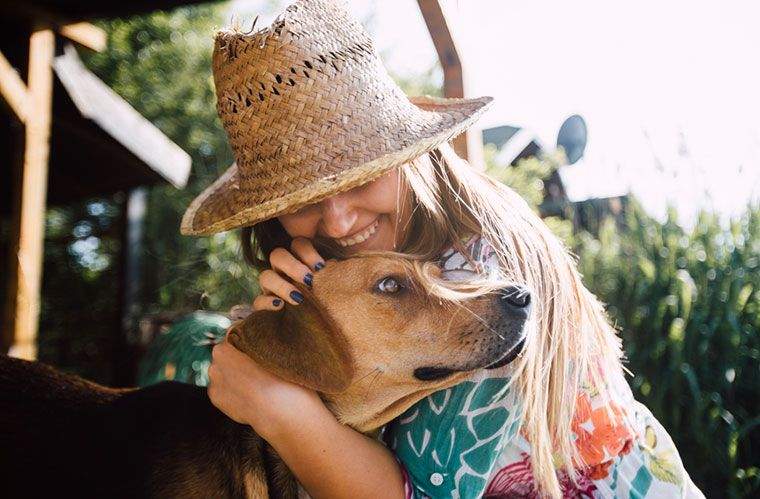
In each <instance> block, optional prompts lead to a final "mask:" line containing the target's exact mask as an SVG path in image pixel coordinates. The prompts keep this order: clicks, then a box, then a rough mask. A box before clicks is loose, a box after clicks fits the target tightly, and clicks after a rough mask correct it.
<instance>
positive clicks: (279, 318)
mask: <svg viewBox="0 0 760 499" xmlns="http://www.w3.org/2000/svg"><path fill="white" fill-rule="evenodd" d="M304 294H305V295H306V300H305V301H304V302H303V303H302V304H300V305H297V306H292V305H289V304H286V305H285V306H284V307H283V308H282V309H281V310H278V311H271V310H263V311H259V312H254V313H253V314H251V315H249V316H248V317H246V318H245V320H242V321H239V322H236V323H235V324H233V325H232V327H231V328H230V330H229V334H228V336H227V337H228V338H229V341H230V342H231V343H232V345H234V346H235V348H237V349H238V350H240V351H242V352H244V353H245V354H247V355H248V356H249V357H251V358H252V359H253V360H255V361H256V362H257V363H258V364H259V365H261V366H262V367H263V368H265V369H266V370H268V371H270V372H273V373H275V374H277V375H278V376H280V377H281V378H283V379H285V380H287V381H290V382H293V383H296V384H299V385H302V386H305V387H307V388H311V389H312V390H316V391H318V392H322V393H339V392H342V391H343V390H345V389H346V388H347V387H348V385H349V383H350V382H351V377H352V375H353V361H352V359H351V354H350V351H349V348H348V343H347V342H346V340H345V338H344V337H343V335H342V334H341V332H340V331H338V330H337V328H336V327H335V326H334V325H333V324H332V321H331V320H329V319H328V318H327V317H325V316H324V314H322V313H321V312H320V310H319V308H318V307H317V306H315V305H314V300H313V299H311V297H310V296H309V295H308V294H307V293H304Z"/></svg>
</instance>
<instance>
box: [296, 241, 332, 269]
mask: <svg viewBox="0 0 760 499" xmlns="http://www.w3.org/2000/svg"><path fill="white" fill-rule="evenodd" d="M290 250H291V251H292V252H293V254H294V255H295V256H296V257H298V259H299V260H301V261H302V262H303V263H305V264H306V265H308V266H309V268H311V269H312V270H313V271H314V272H316V271H318V270H320V269H322V267H324V266H325V259H324V258H322V256H321V255H320V254H319V253H317V250H316V249H315V248H314V244H312V242H311V241H310V240H308V239H306V238H305V237H297V238H295V239H293V241H292V242H291V243H290Z"/></svg>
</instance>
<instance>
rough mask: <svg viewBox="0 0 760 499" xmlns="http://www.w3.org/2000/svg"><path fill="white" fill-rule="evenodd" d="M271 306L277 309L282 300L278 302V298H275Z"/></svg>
mask: <svg viewBox="0 0 760 499" xmlns="http://www.w3.org/2000/svg"><path fill="white" fill-rule="evenodd" d="M272 305H274V306H275V307H279V306H280V305H282V300H280V299H279V298H275V299H274V300H272Z"/></svg>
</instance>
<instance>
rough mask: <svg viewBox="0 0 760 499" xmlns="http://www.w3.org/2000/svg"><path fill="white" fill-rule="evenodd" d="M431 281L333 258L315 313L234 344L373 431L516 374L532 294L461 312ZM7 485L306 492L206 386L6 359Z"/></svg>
mask: <svg viewBox="0 0 760 499" xmlns="http://www.w3.org/2000/svg"><path fill="white" fill-rule="evenodd" d="M419 275H420V274H419V273H418V272H416V271H415V270H414V266H413V265H412V264H411V263H410V262H408V261H405V260H403V259H400V258H391V257H384V256H369V257H361V258H353V259H349V260H344V261H341V262H330V263H328V265H327V266H326V267H325V268H324V269H323V270H321V271H320V272H319V273H318V274H316V275H315V278H314V285H313V289H312V290H307V289H303V288H302V292H303V293H304V295H305V296H306V301H305V302H304V303H303V304H302V305H300V306H297V307H290V306H286V307H285V308H284V309H283V310H282V311H278V312H271V311H265V312H256V313H254V314H252V315H250V316H249V317H247V318H246V319H245V320H244V321H241V322H238V323H236V324H234V325H233V326H232V328H231V329H230V332H229V339H230V341H231V342H232V343H233V344H234V345H235V346H236V347H237V348H239V349H240V350H242V351H243V352H245V353H246V354H248V355H249V356H251V357H252V358H253V359H254V360H256V361H257V362H258V363H260V364H261V365H262V366H264V367H266V368H267V369H269V370H271V371H273V372H275V373H277V374H278V375H279V376H281V377H283V378H285V379H287V380H290V381H293V382H295V383H299V384H301V385H304V386H307V387H309V388H312V389H314V390H317V391H318V392H320V394H321V395H322V398H323V399H324V401H325V402H326V403H327V405H328V406H329V407H330V409H331V410H332V411H333V412H334V413H335V414H336V416H337V417H338V419H339V420H340V421H342V422H343V423H345V424H348V425H351V426H352V427H354V428H355V429H357V430H359V431H363V432H371V431H373V430H376V429H378V428H379V427H381V426H382V425H384V424H385V423H387V422H388V421H390V420H391V419H393V418H394V417H396V416H397V415H399V414H401V413H402V412H403V411H404V410H406V409H407V408H408V407H409V406H411V405H412V404H414V403H415V402H416V401H418V400H420V399H421V398H423V397H425V396H426V395H428V394H430V393H432V392H434V391H436V390H439V389H441V388H443V387H446V386H451V385H453V384H456V382H457V381H459V380H461V379H462V378H463V377H464V376H466V374H467V373H469V372H471V371H473V370H476V369H480V368H489V367H490V368H493V367H496V366H501V365H505V364H506V363H507V362H509V361H511V360H512V359H513V358H514V357H515V356H516V355H517V353H518V352H519V350H520V346H521V344H522V342H523V340H524V335H523V326H524V323H525V321H526V320H527V317H528V314H529V309H530V306H529V299H527V295H526V293H525V292H524V291H523V290H520V289H518V288H514V287H511V288H507V289H504V290H502V291H501V292H499V293H493V294H490V295H484V296H480V297H478V298H474V299H471V300H468V301H467V302H465V303H460V304H453V303H450V302H447V301H445V300H441V299H439V298H437V297H435V296H434V295H433V294H431V293H430V290H429V289H426V288H425V287H424V286H423V285H422V284H421V283H420V282H421V280H420V279H419ZM455 277H456V278H457V279H458V280H459V279H461V278H462V277H465V278H466V277H467V276H466V275H464V276H463V275H462V272H461V271H457V272H456V276H455ZM440 278H441V279H442V280H446V279H451V278H452V275H449V274H447V273H446V272H443V273H442V274H441V275H440ZM0 488H1V489H2V490H3V491H4V494H3V495H4V496H5V497H40V496H52V495H66V496H68V495H70V494H75V495H76V496H77V497H145V496H151V497H296V496H297V491H298V486H297V482H296V481H295V479H294V478H293V476H292V475H291V474H290V472H289V471H288V469H287V468H286V467H285V465H284V464H283V463H282V461H281V460H280V459H279V458H278V456H277V455H276V454H275V453H274V451H273V450H272V449H271V448H270V447H269V446H268V445H267V444H266V442H264V441H263V440H262V439H261V438H260V437H259V436H258V435H256V434H255V433H254V432H253V431H252V430H251V429H250V428H249V427H247V426H243V425H239V424H237V423H234V422H233V421H231V420H229V419H228V418H226V417H225V416H224V415H223V414H222V413H220V412H219V411H218V410H217V409H216V408H214V407H213V406H212V405H211V404H210V402H209V401H208V398H207V396H206V391H205V389H203V388H199V387H195V386H191V385H185V384H182V383H176V382H165V383H160V384H158V385H154V386H151V387H148V388H144V389H139V390H136V389H134V390H113V389H108V388H104V387H101V386H98V385H95V384H93V383H89V382H87V381H84V380H82V379H79V378H76V377H73V376H69V375H64V374H62V373H59V372H58V371H55V370H54V369H51V368H49V367H46V366H43V365H41V364H37V363H30V362H24V361H19V360H15V359H10V358H7V357H0Z"/></svg>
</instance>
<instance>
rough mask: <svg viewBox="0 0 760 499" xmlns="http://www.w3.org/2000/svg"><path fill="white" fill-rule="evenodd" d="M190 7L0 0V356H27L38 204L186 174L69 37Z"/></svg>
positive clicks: (425, 7) (461, 146)
mask: <svg viewBox="0 0 760 499" xmlns="http://www.w3.org/2000/svg"><path fill="white" fill-rule="evenodd" d="M191 3H199V2H198V1H197V0H132V1H130V2H103V1H100V0H25V1H24V2H0V97H1V98H0V217H3V218H5V217H7V218H8V219H10V220H11V223H10V224H9V226H10V234H9V239H10V247H9V248H8V249H7V255H8V258H7V259H8V260H10V262H0V264H4V263H5V264H6V265H7V271H5V269H3V271H4V272H3V275H4V278H3V281H4V282H3V284H4V285H5V286H6V289H7V297H6V301H7V304H6V306H5V308H4V315H3V317H2V323H1V326H0V352H7V351H11V352H12V354H14V355H16V356H19V357H24V358H34V357H35V356H36V336H37V325H38V317H39V307H40V286H41V277H42V276H41V273H42V261H43V238H44V214H45V208H46V206H47V205H48V204H55V203H63V202H67V201H71V200H75V199H81V198H84V197H87V196H94V195H106V194H110V193H113V192H116V191H125V192H129V191H130V190H132V189H133V188H135V187H137V186H140V185H146V184H150V183H155V182H161V181H168V182H170V183H172V184H174V185H175V186H177V187H181V186H182V185H184V183H185V181H186V180H187V176H188V173H189V167H190V159H189V157H188V156H187V155H186V154H185V153H184V152H182V151H181V150H179V149H178V148H177V147H176V146H175V145H174V144H172V143H171V142H170V141H168V139H166V137H164V136H163V135H162V134H161V133H160V132H159V131H158V130H157V129H156V128H155V127H153V126H152V125H151V124H150V123H148V122H147V121H146V120H144V119H143V118H142V117H141V116H139V114H137V113H136V112H135V111H134V109H132V108H131V107H130V106H129V105H128V104H127V103H126V102H124V101H123V100H122V99H120V98H119V97H118V96H117V95H115V94H114V93H113V92H111V91H110V89H108V88H107V87H106V86H105V85H104V84H103V83H102V82H101V81H100V80H98V79H97V77H95V75H93V74H91V73H90V72H89V71H87V70H86V69H85V68H84V66H83V65H82V63H81V61H79V59H78V57H77V55H76V52H75V50H74V48H73V46H71V45H70V42H74V43H76V44H78V45H79V46H81V47H86V48H88V49H91V50H102V49H103V48H104V47H105V43H106V36H105V33H103V31H102V30H100V29H98V28H97V27H95V26H93V25H92V24H90V23H88V22H87V21H88V20H90V19H95V18H114V17H124V16H130V15H136V14H141V13H147V12H149V11H152V10H158V9H161V10H167V9H171V8H173V7H176V6H179V5H186V4H191ZM418 3H419V7H420V9H421V11H422V14H423V16H424V18H425V22H426V24H427V27H428V30H429V31H430V33H431V37H432V39H433V43H434V45H435V47H436V50H437V52H438V56H439V59H440V61H441V65H442V67H443V70H444V96H446V97H463V96H464V90H465V88H464V76H463V71H462V62H461V60H460V57H459V54H458V52H457V49H456V46H455V44H454V41H453V38H452V35H451V31H450V30H449V28H448V25H447V23H446V18H445V16H444V14H443V11H442V9H441V6H440V5H439V3H438V0H418ZM67 44H68V45H67ZM454 147H455V149H456V150H457V152H458V153H459V154H460V155H462V156H463V157H467V158H468V159H470V160H472V161H478V159H479V158H480V157H481V155H482V151H481V141H480V134H475V133H473V132H472V131H470V132H467V133H465V134H462V135H461V136H460V137H458V138H457V139H456V140H455V142H454ZM135 198H136V199H138V200H139V199H141V196H140V195H138V196H129V197H128V199H135ZM142 199H143V200H144V196H142ZM143 202H144V201H143ZM128 211H129V206H127V207H126V208H125V213H126V212H128ZM137 211H139V210H137ZM125 216H126V215H125ZM128 225H129V223H127V226H128ZM124 246H126V247H128V246H129V245H128V244H125V245H124ZM1 253H2V248H0V257H1V256H2V254H1ZM0 260H1V258H0ZM129 260H130V259H129V256H128V255H127V256H126V257H125V261H126V262H129ZM125 273H126V274H128V273H129V269H127V270H126V272H125ZM125 293H126V294H129V290H128V289H127V290H126V291H125Z"/></svg>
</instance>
